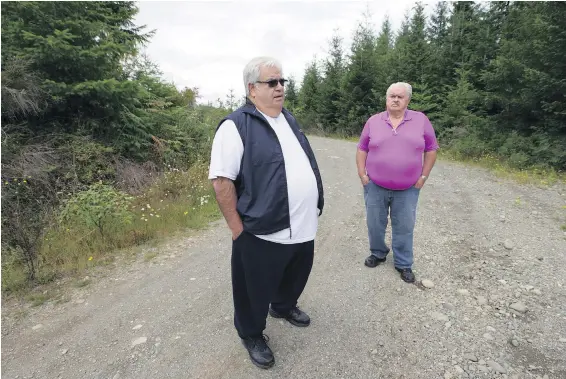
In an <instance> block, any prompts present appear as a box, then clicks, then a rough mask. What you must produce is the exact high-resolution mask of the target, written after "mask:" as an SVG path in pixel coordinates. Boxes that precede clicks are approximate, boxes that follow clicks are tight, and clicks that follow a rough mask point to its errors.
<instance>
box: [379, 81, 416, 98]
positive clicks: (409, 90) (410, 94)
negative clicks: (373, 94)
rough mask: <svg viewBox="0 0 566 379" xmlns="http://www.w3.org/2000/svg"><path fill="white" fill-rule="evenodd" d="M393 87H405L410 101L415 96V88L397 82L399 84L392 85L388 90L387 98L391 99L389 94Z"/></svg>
mask: <svg viewBox="0 0 566 379" xmlns="http://www.w3.org/2000/svg"><path fill="white" fill-rule="evenodd" d="M393 87H404V88H405V92H406V93H407V96H408V97H409V100H411V96H413V87H411V85H410V84H409V83H404V82H397V83H393V84H391V85H390V86H389V88H387V92H386V93H385V96H387V97H389V92H390V91H391V89H392V88H393Z"/></svg>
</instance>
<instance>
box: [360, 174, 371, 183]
mask: <svg viewBox="0 0 566 379" xmlns="http://www.w3.org/2000/svg"><path fill="white" fill-rule="evenodd" d="M360 179H361V181H362V185H363V186H365V185H367V184H368V183H369V176H367V175H362V176H360Z"/></svg>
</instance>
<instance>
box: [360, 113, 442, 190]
mask: <svg viewBox="0 0 566 379" xmlns="http://www.w3.org/2000/svg"><path fill="white" fill-rule="evenodd" d="M358 148H359V149H360V150H363V151H367V152H368V156H367V160H366V171H367V174H368V176H369V177H370V179H371V180H372V181H373V182H374V183H375V184H377V185H378V186H381V187H385V188H388V189H391V190H404V189H407V188H410V187H411V186H413V185H414V184H415V183H416V182H417V181H418V180H419V177H420V176H421V174H422V168H423V152H426V151H433V150H437V149H438V143H437V141H436V135H435V133H434V129H433V128H432V125H431V123H430V121H429V119H428V117H426V116H425V115H424V113H421V112H416V111H411V110H406V111H405V118H404V120H403V121H401V124H400V125H399V126H398V127H397V130H393V127H392V125H391V122H390V121H389V113H388V112H387V111H385V112H381V113H378V114H376V115H373V116H371V117H370V118H369V120H368V121H367V122H366V124H365V126H364V130H363V131H362V135H361V137H360V142H359V143H358Z"/></svg>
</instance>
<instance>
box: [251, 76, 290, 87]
mask: <svg viewBox="0 0 566 379" xmlns="http://www.w3.org/2000/svg"><path fill="white" fill-rule="evenodd" d="M285 82H288V80H287V79H283V78H281V79H270V80H265V81H262V80H258V81H257V82H256V83H265V84H267V85H268V86H269V87H270V88H275V87H277V83H279V84H281V86H283V87H285Z"/></svg>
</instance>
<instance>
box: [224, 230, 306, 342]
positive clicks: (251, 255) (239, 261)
mask: <svg viewBox="0 0 566 379" xmlns="http://www.w3.org/2000/svg"><path fill="white" fill-rule="evenodd" d="M313 257H314V241H309V242H304V243H299V244H292V245H283V244H278V243H274V242H269V241H265V240H262V239H260V238H257V237H256V236H254V235H253V234H250V233H247V232H243V233H242V234H241V235H240V236H239V237H238V238H237V239H236V240H235V241H234V242H233V243H232V295H233V298H234V326H235V327H236V330H237V331H238V335H239V336H240V338H246V337H252V336H260V335H261V334H262V333H263V331H264V329H265V324H266V318H267V312H268V310H269V304H270V303H271V307H272V308H273V310H274V311H276V312H278V313H283V314H284V313H286V312H288V311H289V310H290V309H291V308H293V307H295V306H296V305H297V300H298V299H299V296H301V293H302V292H303V290H304V288H305V285H306V284H307V280H308V278H309V275H310V272H311V269H312V263H313Z"/></svg>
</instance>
